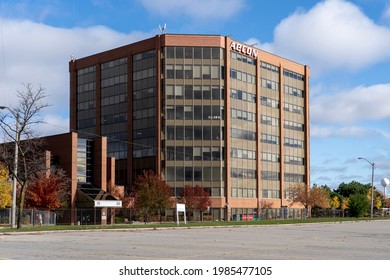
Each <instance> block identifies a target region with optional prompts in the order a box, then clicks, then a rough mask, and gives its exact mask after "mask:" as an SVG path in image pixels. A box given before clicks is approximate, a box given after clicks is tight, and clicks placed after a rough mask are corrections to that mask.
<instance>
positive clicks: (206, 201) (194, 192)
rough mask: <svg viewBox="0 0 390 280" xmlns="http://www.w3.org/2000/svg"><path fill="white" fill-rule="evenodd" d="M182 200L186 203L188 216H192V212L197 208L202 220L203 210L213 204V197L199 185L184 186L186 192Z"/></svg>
mask: <svg viewBox="0 0 390 280" xmlns="http://www.w3.org/2000/svg"><path fill="white" fill-rule="evenodd" d="M181 200H182V202H183V203H185V205H186V208H187V213H188V216H190V215H191V214H192V215H193V214H194V211H195V210H197V211H199V212H200V217H201V218H202V220H203V212H204V211H206V210H207V208H208V207H210V206H211V199H210V195H209V193H208V192H207V191H206V190H205V189H204V188H203V187H201V186H199V185H195V186H191V185H187V186H184V192H183V196H182V198H181Z"/></svg>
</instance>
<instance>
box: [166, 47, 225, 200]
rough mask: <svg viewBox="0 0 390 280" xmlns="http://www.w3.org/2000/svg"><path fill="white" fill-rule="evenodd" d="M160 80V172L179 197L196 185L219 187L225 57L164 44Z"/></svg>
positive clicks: (212, 190) (217, 192) (216, 193)
mask: <svg viewBox="0 0 390 280" xmlns="http://www.w3.org/2000/svg"><path fill="white" fill-rule="evenodd" d="M163 66H164V85H163V96H164V97H163V112H164V113H163V120H162V121H163V135H162V140H163V145H162V149H163V156H162V158H163V173H164V175H165V179H166V180H167V182H168V184H169V185H170V186H171V187H173V188H174V194H175V196H180V195H181V194H182V192H183V187H184V186H185V185H200V186H202V187H204V188H205V189H206V190H207V191H208V192H209V194H210V195H211V196H213V197H221V196H225V192H224V174H223V170H224V129H225V125H224V122H225V120H224V116H225V112H224V110H225V108H224V98H225V92H224V87H223V85H224V77H223V73H224V59H223V50H222V49H221V48H213V47H166V48H165V49H164V60H163Z"/></svg>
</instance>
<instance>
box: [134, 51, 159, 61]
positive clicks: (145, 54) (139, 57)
mask: <svg viewBox="0 0 390 280" xmlns="http://www.w3.org/2000/svg"><path fill="white" fill-rule="evenodd" d="M151 57H155V50H151V51H147V52H143V53H138V54H135V55H133V62H135V61H139V60H144V59H148V58H151Z"/></svg>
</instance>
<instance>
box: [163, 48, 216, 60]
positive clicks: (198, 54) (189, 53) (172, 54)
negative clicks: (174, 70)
mask: <svg viewBox="0 0 390 280" xmlns="http://www.w3.org/2000/svg"><path fill="white" fill-rule="evenodd" d="M165 57H166V58H176V59H182V58H187V59H211V58H212V59H222V58H223V50H222V49H221V48H215V47H214V48H212V47H166V48H165Z"/></svg>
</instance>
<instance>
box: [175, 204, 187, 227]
mask: <svg viewBox="0 0 390 280" xmlns="http://www.w3.org/2000/svg"><path fill="white" fill-rule="evenodd" d="M179 212H183V213H184V224H187V221H186V205H185V204H183V203H177V204H176V224H179Z"/></svg>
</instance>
